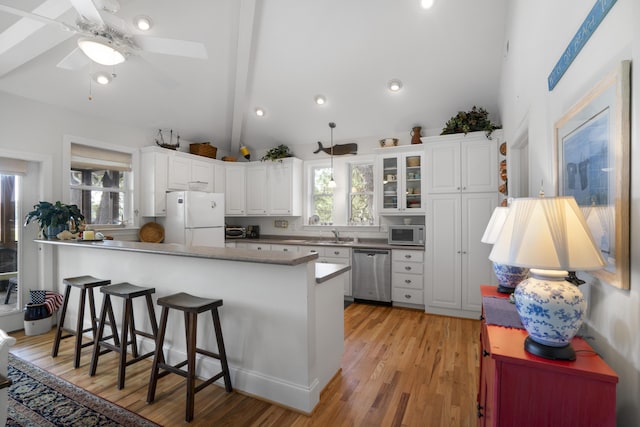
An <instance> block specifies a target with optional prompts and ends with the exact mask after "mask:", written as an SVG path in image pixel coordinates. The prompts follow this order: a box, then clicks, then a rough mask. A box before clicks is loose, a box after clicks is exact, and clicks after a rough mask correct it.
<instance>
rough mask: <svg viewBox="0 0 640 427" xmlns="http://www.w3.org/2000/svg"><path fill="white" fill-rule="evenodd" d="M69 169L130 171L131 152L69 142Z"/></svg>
mask: <svg viewBox="0 0 640 427" xmlns="http://www.w3.org/2000/svg"><path fill="white" fill-rule="evenodd" d="M71 169H84V170H112V171H125V172H131V154H129V153H123V152H120V151H113V150H105V149H103V148H98V147H92V146H89V145H82V144H75V143H71Z"/></svg>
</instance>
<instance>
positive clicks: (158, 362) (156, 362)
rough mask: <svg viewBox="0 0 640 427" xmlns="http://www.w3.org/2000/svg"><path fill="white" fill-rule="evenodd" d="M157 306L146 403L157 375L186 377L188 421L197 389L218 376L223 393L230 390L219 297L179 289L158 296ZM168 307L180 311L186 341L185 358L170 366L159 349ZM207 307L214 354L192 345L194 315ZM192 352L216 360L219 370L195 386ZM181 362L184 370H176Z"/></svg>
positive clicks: (156, 381) (194, 359)
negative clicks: (157, 322) (157, 323)
mask: <svg viewBox="0 0 640 427" xmlns="http://www.w3.org/2000/svg"><path fill="white" fill-rule="evenodd" d="M158 305H160V306H162V314H161V316H160V329H159V331H158V338H157V340H156V351H155V355H154V357H153V366H152V368H151V379H150V380H149V392H148V394H147V403H151V402H153V400H154V398H155V394H156V385H157V383H158V379H159V378H162V377H163V376H165V375H167V374H169V373H174V374H178V375H181V376H183V377H185V378H186V379H187V405H186V416H185V420H186V421H187V422H189V421H191V420H192V419H193V409H194V398H195V394H196V393H197V392H199V391H200V390H202V389H203V388H205V387H206V386H208V385H209V384H211V383H213V382H214V381H216V380H218V379H220V378H224V388H225V390H226V391H227V392H231V391H232V390H233V389H232V387H231V376H230V375H229V365H228V364H227V354H226V352H225V349H224V341H223V339H222V327H221V326H220V317H219V315H218V307H220V306H222V300H221V299H206V298H199V297H196V296H193V295H189V294H186V293H184V292H180V293H177V294H173V295H169V296H166V297H162V298H158ZM171 308H172V309H175V310H180V311H182V312H184V320H185V333H186V342H187V360H185V361H183V362H180V363H178V364H177V365H173V366H172V365H169V364H167V363H165V359H164V354H163V350H162V346H163V345H164V335H165V332H166V330H167V317H168V314H169V309H171ZM207 310H211V315H212V316H213V327H214V330H215V334H216V341H217V343H218V353H217V354H216V353H213V352H211V351H208V350H204V349H200V348H197V347H196V336H197V326H198V314H200V313H202V312H204V311H207ZM196 353H200V354H204V355H205V356H209V357H213V358H215V359H218V360H220V364H221V365H222V371H220V372H219V373H217V374H216V375H214V376H213V377H211V378H209V379H208V380H206V381H204V382H203V383H201V384H200V385H198V386H197V387H196V385H195V379H196ZM184 365H187V370H186V371H185V370H184V369H180V368H181V367H182V366H184ZM160 369H163V370H164V371H162V372H160Z"/></svg>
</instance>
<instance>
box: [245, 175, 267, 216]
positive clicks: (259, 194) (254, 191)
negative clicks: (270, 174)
mask: <svg viewBox="0 0 640 427" xmlns="http://www.w3.org/2000/svg"><path fill="white" fill-rule="evenodd" d="M246 174H247V183H246V191H245V194H246V198H247V201H246V204H247V209H246V211H247V215H266V214H267V184H268V182H267V165H266V163H264V162H254V163H250V164H249V165H247V171H246Z"/></svg>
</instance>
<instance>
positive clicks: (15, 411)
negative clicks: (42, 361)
mask: <svg viewBox="0 0 640 427" xmlns="http://www.w3.org/2000/svg"><path fill="white" fill-rule="evenodd" d="M8 369H9V371H8V373H9V375H8V376H9V378H10V379H11V381H13V384H12V385H11V387H10V388H9V407H8V418H7V426H22V427H27V426H29V427H30V426H38V427H41V426H42V427H45V426H83V427H84V426H145V427H146V426H156V427H157V426H158V425H157V424H155V423H153V422H151V421H149V420H147V419H146V418H142V417H140V416H139V415H137V414H134V413H133V412H130V411H128V410H126V409H124V408H123V407H121V406H118V405H116V404H114V403H111V402H109V401H107V400H104V399H102V398H100V397H98V396H96V395H94V394H91V393H89V392H88V391H86V390H83V389H82V388H80V387H77V386H75V385H73V384H71V383H69V382H67V381H65V380H63V379H61V378H58V377H56V376H55V375H53V374H50V373H49V372H47V371H45V370H43V369H41V368H39V367H37V366H35V365H32V364H31V363H29V362H26V361H24V360H22V359H20V358H19V357H17V356H14V355H13V354H11V353H9V366H8Z"/></svg>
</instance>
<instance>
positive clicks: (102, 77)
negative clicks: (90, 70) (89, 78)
mask: <svg viewBox="0 0 640 427" xmlns="http://www.w3.org/2000/svg"><path fill="white" fill-rule="evenodd" d="M93 79H94V80H95V81H96V82H97V83H100V84H101V85H108V84H109V83H111V76H110V75H108V74H107V73H102V72H101V73H96V74H95V75H94V76H93Z"/></svg>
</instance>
